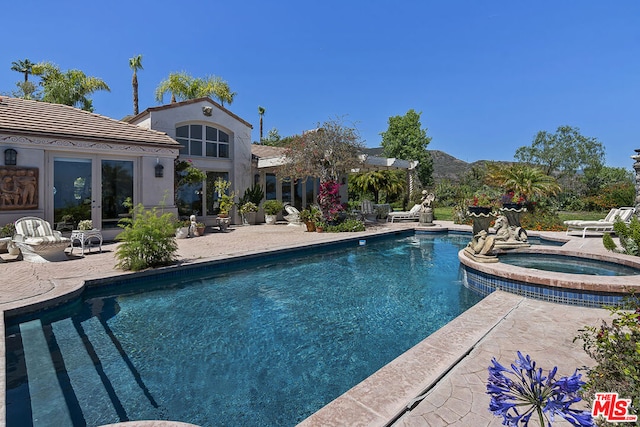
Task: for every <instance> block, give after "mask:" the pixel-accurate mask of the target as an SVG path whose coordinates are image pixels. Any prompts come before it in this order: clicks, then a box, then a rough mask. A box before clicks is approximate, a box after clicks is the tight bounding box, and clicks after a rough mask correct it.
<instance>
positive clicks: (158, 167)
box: [155, 159, 164, 178]
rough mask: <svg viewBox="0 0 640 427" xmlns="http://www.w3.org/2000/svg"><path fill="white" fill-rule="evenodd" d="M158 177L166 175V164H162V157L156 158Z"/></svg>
mask: <svg viewBox="0 0 640 427" xmlns="http://www.w3.org/2000/svg"><path fill="white" fill-rule="evenodd" d="M155 170H156V178H162V177H163V176H164V166H162V165H161V164H160V159H156V166H155Z"/></svg>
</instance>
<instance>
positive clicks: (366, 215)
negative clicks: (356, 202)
mask: <svg viewBox="0 0 640 427" xmlns="http://www.w3.org/2000/svg"><path fill="white" fill-rule="evenodd" d="M360 213H361V214H362V219H363V220H364V222H376V221H377V220H378V211H376V209H375V208H374V206H373V202H371V200H363V201H362V202H360Z"/></svg>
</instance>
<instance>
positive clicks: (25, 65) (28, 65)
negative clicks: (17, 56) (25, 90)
mask: <svg viewBox="0 0 640 427" xmlns="http://www.w3.org/2000/svg"><path fill="white" fill-rule="evenodd" d="M34 65H35V64H34V63H33V62H31V61H29V60H28V59H25V60H24V61H13V62H12V63H11V71H17V72H19V73H22V74H24V81H25V83H26V82H28V81H29V74H32V73H33V66H34Z"/></svg>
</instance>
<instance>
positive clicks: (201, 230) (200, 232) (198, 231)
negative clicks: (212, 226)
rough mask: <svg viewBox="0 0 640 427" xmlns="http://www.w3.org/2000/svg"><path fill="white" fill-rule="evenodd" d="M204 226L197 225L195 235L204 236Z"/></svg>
mask: <svg viewBox="0 0 640 427" xmlns="http://www.w3.org/2000/svg"><path fill="white" fill-rule="evenodd" d="M205 229H206V227H197V228H196V233H195V234H196V236H204V232H205Z"/></svg>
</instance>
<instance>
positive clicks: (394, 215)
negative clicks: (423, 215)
mask: <svg viewBox="0 0 640 427" xmlns="http://www.w3.org/2000/svg"><path fill="white" fill-rule="evenodd" d="M421 207H422V206H421V205H420V204H416V205H413V207H412V208H411V210H410V211H398V212H389V215H388V216H387V222H389V221H391V222H395V221H419V220H420V208H421Z"/></svg>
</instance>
